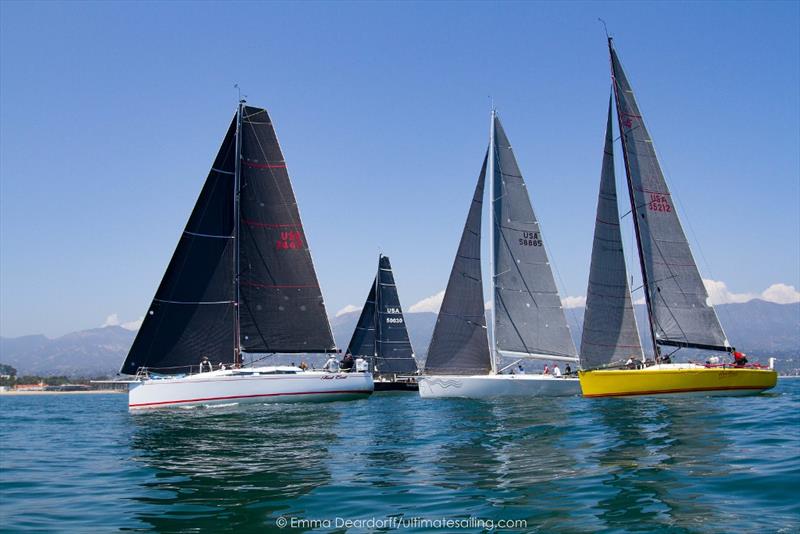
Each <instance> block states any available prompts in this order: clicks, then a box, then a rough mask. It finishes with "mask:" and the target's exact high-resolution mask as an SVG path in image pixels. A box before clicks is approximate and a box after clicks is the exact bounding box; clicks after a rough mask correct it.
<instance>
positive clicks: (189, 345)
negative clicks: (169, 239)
mask: <svg viewBox="0 0 800 534" xmlns="http://www.w3.org/2000/svg"><path fill="white" fill-rule="evenodd" d="M335 352H337V349H336V346H335V343H334V340H333V334H332V333H331V327H330V323H329V322H328V316H327V314H326V312H325V304H324V302H323V299H322V293H321V290H320V287H319V283H318V281H317V275H316V271H315V270H314V264H313V262H312V260H311V253H310V250H309V246H308V241H307V239H306V234H305V232H304V230H303V225H302V222H301V220H300V212H299V210H298V207H297V203H296V200H295V196H294V191H293V190H292V185H291V181H290V179H289V174H288V171H287V169H286V161H285V160H284V157H283V153H282V151H281V148H280V145H279V144H278V139H277V136H276V134H275V130H274V128H273V125H272V121H271V119H270V117H269V114H268V113H267V111H266V110H265V109H261V108H256V107H252V106H248V105H246V104H245V102H244V101H243V100H242V101H240V103H239V105H238V108H237V110H236V114H235V116H234V118H233V120H232V121H231V124H230V127H229V128H228V131H227V133H226V135H225V138H224V140H223V142H222V146H221V147H220V149H219V153H218V154H217V157H216V159H215V160H214V163H213V165H212V167H211V170H210V172H209V174H208V177H207V178H206V181H205V184H204V185H203V189H202V191H201V192H200V196H199V198H198V200H197V203H196V204H195V206H194V209H193V211H192V214H191V216H190V217H189V221H188V223H187V224H186V228H185V229H184V231H183V234H182V235H181V237H180V240H179V242H178V246H177V248H176V249H175V252H174V254H173V256H172V259H171V261H170V263H169V266H168V267H167V270H166V272H165V273H164V277H163V279H162V280H161V284H160V285H159V287H158V290H157V291H156V295H155V297H154V298H153V301H152V303H151V304H150V307H149V309H148V310H147V314H146V315H145V317H144V321H143V323H142V326H141V328H140V329H139V332H138V334H137V335H136V339H135V340H134V342H133V345H132V347H131V349H130V352H129V353H128V356H127V358H126V359H125V362H124V363H123V365H122V369H121V370H120V373H122V374H127V375H133V376H134V378H133V379H132V380H129V381H128V383H129V397H128V399H129V400H128V406H129V408H130V409H131V410H139V409H148V408H164V407H176V406H196V405H210V404H221V403H225V404H228V403H245V402H296V401H328V400H341V399H351V398H363V397H366V396H368V395H369V394H370V393H372V391H373V380H372V375H371V374H370V373H366V372H362V373H356V372H352V373H338V372H336V373H328V372H325V371H308V370H305V369H302V368H301V367H296V366H293V365H288V366H259V365H256V363H257V362H258V361H260V360H262V359H263V357H256V356H257V355H259V354H261V355H273V354H293V353H296V354H313V353H335ZM247 354H250V355H251V362H250V365H245V361H244V357H245V355H247Z"/></svg>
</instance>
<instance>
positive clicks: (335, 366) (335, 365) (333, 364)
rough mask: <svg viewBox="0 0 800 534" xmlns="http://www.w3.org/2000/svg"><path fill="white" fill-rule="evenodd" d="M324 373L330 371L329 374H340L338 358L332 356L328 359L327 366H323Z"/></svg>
mask: <svg viewBox="0 0 800 534" xmlns="http://www.w3.org/2000/svg"><path fill="white" fill-rule="evenodd" d="M322 369H323V370H324V371H328V372H329V373H338V372H339V361H338V360H337V359H336V356H334V355H333V354H331V355H330V356H329V357H328V361H327V362H325V365H323V366H322Z"/></svg>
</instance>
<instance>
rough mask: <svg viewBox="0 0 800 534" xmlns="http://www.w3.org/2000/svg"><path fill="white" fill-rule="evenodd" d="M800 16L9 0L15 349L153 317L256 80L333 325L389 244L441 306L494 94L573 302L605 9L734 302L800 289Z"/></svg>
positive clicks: (746, 7)
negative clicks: (183, 236)
mask: <svg viewBox="0 0 800 534" xmlns="http://www.w3.org/2000/svg"><path fill="white" fill-rule="evenodd" d="M799 5H800V4H798V3H796V2H771V3H766V2H763V3H762V2H759V3H746V2H731V3H722V2H703V3H700V2H697V3H694V2H693V3H676V2H670V3H666V2H663V3H661V2H660V3H637V4H635V3H628V2H625V3H596V2H591V3H579V2H572V3H563V4H556V3H351V4H348V3H312V2H305V3H292V4H289V3H285V4H284V3H240V4H236V3H231V2H228V3H196V4H190V3H178V2H173V3H155V2H150V3H144V2H142V3H110V2H108V3H101V2H97V3H76V2H71V3H57V2H44V3H33V2H25V3H23V2H2V3H0V119H1V125H0V290H1V291H2V294H1V295H0V296H1V297H2V298H1V299H0V334H2V335H3V336H17V335H23V334H28V333H45V334H48V335H59V334H63V333H65V332H68V331H72V330H77V329H82V328H89V327H94V326H99V325H100V324H103V322H104V321H105V320H106V317H107V316H109V315H111V314H117V317H118V318H119V320H120V321H121V322H127V321H132V320H135V319H137V318H138V317H141V316H142V315H143V313H144V311H145V310H146V308H147V306H148V304H149V302H150V299H151V298H152V296H153V293H154V292H155V289H156V286H157V284H158V282H159V280H160V278H161V275H162V274H163V271H164V268H165V267H166V264H167V262H168V260H169V257H170V255H171V254H172V251H173V249H174V246H175V244H176V242H177V239H178V236H179V235H180V232H181V230H182V228H183V226H184V224H185V221H186V218H187V217H188V214H189V212H190V210H191V208H192V206H193V204H194V201H195V199H196V197H197V194H198V192H199V190H200V187H201V185H202V181H203V180H204V179H205V176H206V174H207V171H208V167H209V165H210V164H211V160H212V159H213V157H214V155H215V153H216V150H217V148H218V146H219V143H220V141H221V138H222V136H223V134H224V132H225V128H226V127H227V125H228V123H229V121H230V118H231V116H232V114H233V111H234V107H235V98H236V95H235V90H234V89H233V87H232V86H233V84H234V83H236V82H238V83H239V84H240V85H241V86H242V87H243V88H244V92H245V93H246V94H247V95H248V99H249V101H250V102H251V103H252V104H253V105H257V106H263V107H267V108H268V109H269V110H270V112H271V114H272V116H273V120H274V121H275V124H276V127H277V130H278V135H279V137H280V139H281V143H282V146H283V148H284V152H285V154H286V158H287V161H288V164H289V169H290V173H291V175H292V178H293V181H294V185H295V190H296V194H297V197H298V200H299V202H300V206H301V210H302V215H303V219H304V224H305V227H306V233H307V235H308V239H309V242H310V244H311V247H312V252H313V255H314V259H315V263H316V265H317V270H318V273H319V277H320V281H321V284H322V287H323V293H324V295H325V298H326V302H327V304H328V311H329V313H331V314H333V313H335V312H336V311H337V310H339V309H341V308H342V307H344V306H345V305H348V304H356V305H360V304H361V301H362V300H363V299H364V297H365V295H366V292H367V289H368V287H369V284H370V282H371V278H372V276H374V270H375V266H376V261H377V258H376V256H377V254H378V252H379V251H383V252H384V253H385V254H387V255H389V256H390V257H391V259H392V263H393V265H394V268H395V271H396V278H397V280H398V283H399V285H400V296H401V300H402V302H403V304H404V306H405V307H406V308H409V307H410V306H411V305H413V304H414V303H416V302H418V301H420V300H422V299H424V298H426V297H429V296H431V295H434V294H436V293H438V292H440V291H441V290H442V289H444V286H445V284H446V281H447V277H448V274H449V271H450V267H451V263H452V259H453V254H454V252H455V249H456V246H457V240H458V237H459V235H460V232H461V227H462V225H463V222H464V218H465V216H466V210H467V207H468V203H469V199H470V197H471V195H472V191H473V187H474V183H475V179H476V177H477V173H478V171H479V168H480V163H481V159H482V157H483V152H484V150H485V146H486V143H487V136H488V135H487V134H488V113H489V100H488V95H492V97H493V98H494V101H495V103H496V106H497V108H498V110H499V112H500V114H501V117H502V119H503V123H504V126H505V128H506V131H507V132H508V134H509V136H510V138H511V140H512V142H513V143H514V145H515V150H516V154H517V157H518V159H519V162H520V166H521V167H522V170H523V173H524V174H525V177H526V180H527V182H528V189H529V191H530V193H531V197H532V201H533V204H534V208H535V209H536V212H537V215H538V216H539V218H540V219H541V221H542V223H543V228H544V233H545V239H546V240H547V242H548V244H549V249H550V252H551V254H552V259H553V261H554V263H555V264H556V265H557V267H558V271H559V273H560V275H561V276H560V277H561V279H562V280H563V286H564V287H563V288H562V291H563V294H562V296H581V295H583V294H585V290H586V289H585V288H586V280H587V276H588V265H589V256H590V248H591V242H592V232H593V226H592V225H593V222H594V216H595V214H594V211H595V204H596V193H597V185H598V179H599V169H600V161H601V156H602V143H603V133H604V132H603V129H604V127H605V113H606V105H607V99H608V94H609V87H610V82H609V74H608V58H607V50H606V47H605V39H604V35H603V31H602V27H601V25H600V24H599V23H598V22H597V17H603V18H604V19H605V20H606V21H607V22H608V26H609V30H610V31H611V33H612V34H613V35H614V36H615V39H616V44H617V49H618V51H619V53H620V56H621V58H622V61H623V63H624V65H625V68H626V70H627V71H628V74H629V77H630V79H631V81H632V83H633V85H634V89H635V90H636V92H637V94H638V97H639V102H640V105H641V107H642V110H643V113H644V115H645V119H646V121H647V123H648V126H649V128H650V131H651V133H652V135H653V137H654V139H655V143H656V147H657V149H658V151H659V154H660V158H661V160H662V163H663V166H664V168H665V173H666V175H667V178H668V180H669V181H670V184H671V186H672V189H673V193H674V194H676V195H677V197H678V198H679V200H680V204H679V208H682V212H683V215H684V216H685V221H687V222H685V225H686V226H687V233H688V234H689V235H690V237H691V239H692V243H693V247H694V250H695V252H696V255H698V262H699V264H700V266H701V272H702V273H703V275H704V277H706V278H710V279H714V280H716V281H718V282H721V283H724V284H725V285H726V289H725V290H727V291H728V292H729V293H730V294H732V295H733V296H732V297H730V299H729V300H735V299H737V298H738V299H740V300H741V299H742V298H743V295H745V296H747V295H759V294H761V292H763V291H764V290H765V289H766V288H767V287H769V286H771V285H773V284H776V283H782V284H786V285H792V286H794V287H800V212H799V208H798V204H800V149H799V148H798V147H799V146H800V102H799V101H800V97H798V95H800V81H799V80H798V71H799V70H800V67H799V65H800V53H799V50H800V36H799V35H798V28H800V7H798V6H799ZM624 210H625V208H623V211H624ZM689 227H691V228H689ZM699 251H701V252H702V254H700V253H699ZM629 255H630V254H629ZM700 256H702V257H700ZM703 258H705V260H707V261H705V260H703Z"/></svg>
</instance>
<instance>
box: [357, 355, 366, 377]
mask: <svg viewBox="0 0 800 534" xmlns="http://www.w3.org/2000/svg"><path fill="white" fill-rule="evenodd" d="M367 371H369V363H367V360H365V359H364V358H356V372H358V373H365V372H367Z"/></svg>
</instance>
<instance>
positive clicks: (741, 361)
mask: <svg viewBox="0 0 800 534" xmlns="http://www.w3.org/2000/svg"><path fill="white" fill-rule="evenodd" d="M733 365H735V366H736V367H744V366H745V365H747V358H746V356H745V353H744V352H739V351H738V350H737V351H734V353H733Z"/></svg>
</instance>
